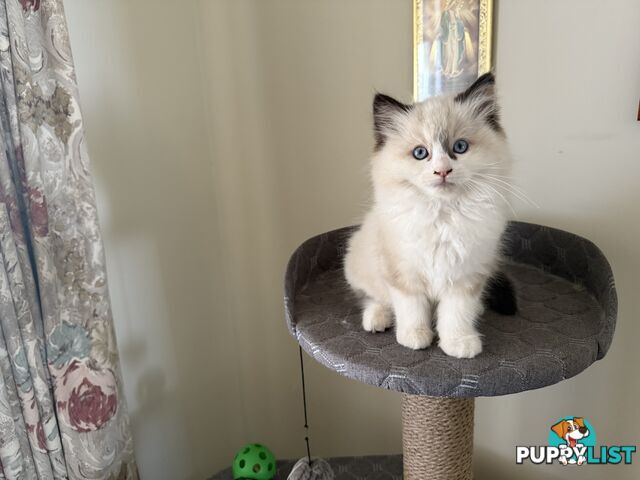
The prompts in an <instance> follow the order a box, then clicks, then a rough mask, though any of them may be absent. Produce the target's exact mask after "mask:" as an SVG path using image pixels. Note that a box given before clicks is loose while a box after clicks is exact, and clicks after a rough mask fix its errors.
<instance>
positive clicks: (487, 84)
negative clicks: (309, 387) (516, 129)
mask: <svg viewBox="0 0 640 480" xmlns="http://www.w3.org/2000/svg"><path fill="white" fill-rule="evenodd" d="M494 83H495V80H494V77H493V75H492V74H486V75H483V76H482V77H480V78H479V79H478V80H477V81H476V82H475V83H474V84H473V85H472V86H471V87H469V89H468V90H466V91H465V92H463V93H461V94H459V95H457V96H443V97H434V98H430V99H428V100H426V101H425V102H422V103H418V104H415V105H404V104H402V103H400V102H398V101H396V100H394V99H392V98H390V97H387V96H385V95H381V94H378V95H376V98H375V101H374V120H375V134H376V151H375V153H374V155H373V158H372V179H373V187H374V192H375V200H374V203H373V206H372V207H371V210H370V211H369V212H368V213H367V215H366V217H365V219H364V222H363V224H362V226H361V227H360V229H359V230H358V231H357V232H356V233H355V234H354V235H353V237H352V238H351V239H350V242H349V249H348V253H347V255H346V258H345V274H346V278H347V281H348V282H349V284H350V285H351V286H352V287H353V288H354V289H355V290H357V291H360V292H363V293H364V295H365V301H364V311H363V316H362V325H363V327H364V329H365V330H367V331H370V332H379V331H383V330H385V329H386V328H388V327H390V326H392V325H393V322H394V317H395V324H396V338H397V340H398V343H400V344H401V345H404V346H406V347H409V348H413V349H421V348H426V347H428V346H429V345H430V344H431V342H432V340H433V338H434V330H433V326H432V323H433V322H432V320H433V319H434V318H433V316H434V314H435V318H436V319H437V330H438V335H439V338H440V341H439V346H440V348H442V350H443V351H444V352H445V353H446V354H447V355H451V356H453V357H458V358H470V357H474V356H476V355H477V354H479V353H480V352H481V351H482V341H481V336H480V334H479V333H478V331H477V329H476V326H475V323H476V320H477V319H478V317H479V315H480V314H481V313H482V311H483V300H482V295H483V291H484V289H485V286H486V284H487V281H488V280H489V278H490V277H491V276H492V275H493V274H494V272H495V270H496V268H497V262H498V257H499V253H500V238H501V236H502V233H503V231H504V228H505V225H506V212H505V208H506V206H507V204H506V201H505V197H504V195H505V192H504V191H500V190H501V189H500V188H499V185H500V182H501V181H502V180H500V179H501V178H503V177H501V176H502V175H506V174H507V173H508V170H509V164H510V154H509V149H508V147H507V142H506V138H505V135H504V132H503V130H502V128H501V126H500V124H499V118H498V106H497V103H496V97H495V91H494Z"/></svg>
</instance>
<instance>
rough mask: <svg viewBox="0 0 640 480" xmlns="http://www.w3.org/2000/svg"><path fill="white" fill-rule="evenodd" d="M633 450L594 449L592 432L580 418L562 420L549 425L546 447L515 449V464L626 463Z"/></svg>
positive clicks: (621, 448)
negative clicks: (527, 462)
mask: <svg viewBox="0 0 640 480" xmlns="http://www.w3.org/2000/svg"><path fill="white" fill-rule="evenodd" d="M635 452H636V447H635V446H632V445H613V446H606V445H601V446H600V447H596V431H595V429H594V428H593V426H592V425H591V424H590V423H589V421H588V420H586V419H585V418H583V417H564V418H561V419H559V420H558V421H557V422H556V423H554V424H553V425H552V426H551V429H550V432H549V446H534V447H527V446H518V447H516V463H517V464H522V463H524V462H525V461H529V462H531V463H533V464H537V465H540V464H543V463H544V464H551V463H556V462H557V463H560V464H562V465H584V464H585V463H586V464H589V465H591V464H595V465H617V464H620V463H623V464H630V463H631V462H632V460H633V454H634V453H635Z"/></svg>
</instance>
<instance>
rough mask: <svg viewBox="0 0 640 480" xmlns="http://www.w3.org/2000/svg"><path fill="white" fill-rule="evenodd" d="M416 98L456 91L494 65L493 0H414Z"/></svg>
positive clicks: (414, 92) (418, 99) (421, 98)
mask: <svg viewBox="0 0 640 480" xmlns="http://www.w3.org/2000/svg"><path fill="white" fill-rule="evenodd" d="M413 2H414V4H413V11H414V46H413V56H414V82H413V85H414V87H413V96H414V99H415V100H416V101H421V100H424V99H425V98H427V97H431V96H433V95H440V94H446V93H453V92H458V91H460V90H464V89H465V88H467V87H468V86H469V85H471V83H473V81H474V80H475V79H476V78H478V76H480V75H482V74H483V73H486V72H488V71H489V70H491V35H492V22H493V0H413Z"/></svg>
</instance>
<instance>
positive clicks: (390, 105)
mask: <svg viewBox="0 0 640 480" xmlns="http://www.w3.org/2000/svg"><path fill="white" fill-rule="evenodd" d="M411 108H412V107H411V105H405V104H404V103H402V102H399V101H398V100H396V99H395V98H391V97H390V96H388V95H384V94H382V93H378V94H376V96H375V98H374V99H373V132H374V135H375V139H376V150H379V149H380V148H382V146H383V145H384V144H385V142H386V141H387V135H388V133H389V131H393V129H394V127H395V124H396V121H397V118H398V115H399V114H402V113H406V112H408V111H409V110H411Z"/></svg>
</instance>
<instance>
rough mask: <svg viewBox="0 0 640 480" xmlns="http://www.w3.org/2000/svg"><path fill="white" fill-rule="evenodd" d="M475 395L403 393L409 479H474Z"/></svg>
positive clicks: (406, 462)
mask: <svg viewBox="0 0 640 480" xmlns="http://www.w3.org/2000/svg"><path fill="white" fill-rule="evenodd" d="M473 416H474V400H473V399H472V398H470V399H469V398H440V397H428V396H424V395H408V394H403V395H402V451H403V470H404V478H405V480H471V478H472V477H473V475H472V469H471V466H472V454H473Z"/></svg>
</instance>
